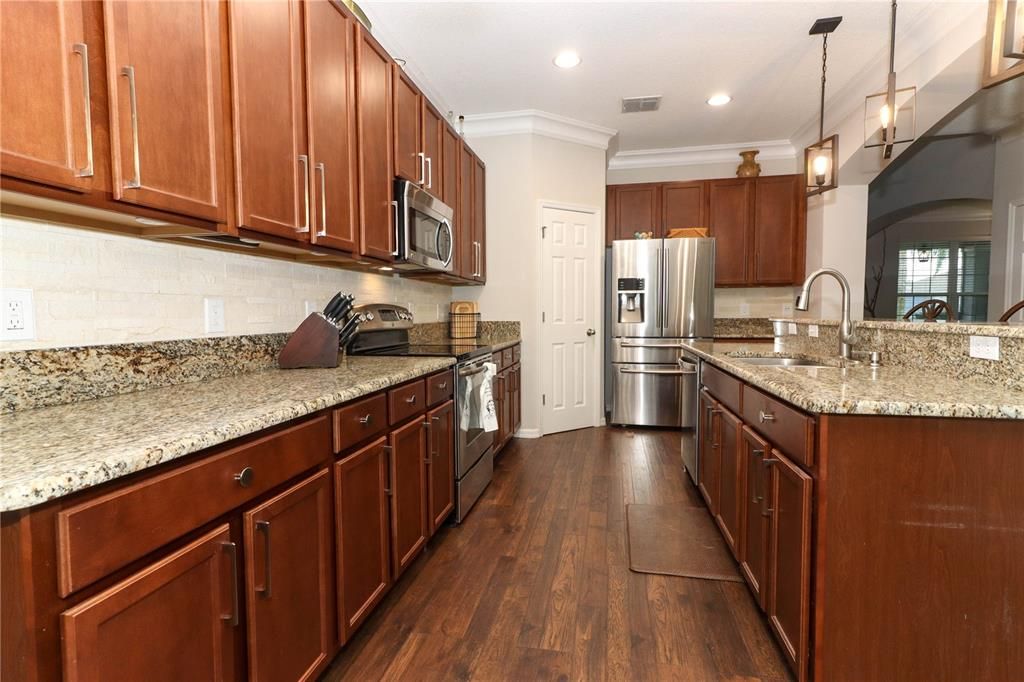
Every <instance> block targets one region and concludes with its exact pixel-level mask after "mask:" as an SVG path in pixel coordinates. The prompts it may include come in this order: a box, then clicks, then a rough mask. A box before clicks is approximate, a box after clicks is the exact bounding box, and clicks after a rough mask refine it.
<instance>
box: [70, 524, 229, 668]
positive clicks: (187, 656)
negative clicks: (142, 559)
mask: <svg viewBox="0 0 1024 682" xmlns="http://www.w3.org/2000/svg"><path fill="white" fill-rule="evenodd" d="M237 551H238V549H237V547H236V546H235V543H233V542H231V537H230V532H229V530H228V526H227V525H226V524H225V525H222V526H220V527H218V528H216V529H214V530H212V531H210V532H209V533H207V534H206V535H204V536H203V537H201V538H199V539H198V540H196V541H195V542H192V543H190V544H188V545H186V546H185V547H182V548H181V549H179V550H177V551H176V552H174V553H172V554H171V555H170V556H167V557H165V558H163V559H160V560H159V561H157V562H155V563H153V564H152V565H150V566H148V567H146V568H144V569H142V570H141V571H139V572H138V573H136V574H134V575H132V576H131V577H130V578H127V579H125V580H123V581H121V582H119V583H117V584H116V585H114V586H113V587H110V588H108V589H106V590H104V591H103V592H100V593H99V594H97V595H96V596H94V597H91V598H89V599H87V600H85V601H84V602H82V603H81V604H79V605H77V606H75V607H73V608H71V609H69V610H67V611H65V612H64V613H63V614H61V617H60V623H61V640H62V647H63V663H64V679H65V680H69V681H74V682H100V681H101V680H152V681H154V682H160V681H166V682H176V681H177V680H232V679H234V676H235V675H234V669H235V653H234V651H235V649H234V639H235V634H234V633H235V629H236V628H237V626H238V616H239V614H238V608H239V599H240V598H239V596H238V594H237V588H238V582H237V580H238V578H237V576H238V573H237V568H238V567H237V565H236V562H237V557H238V554H237Z"/></svg>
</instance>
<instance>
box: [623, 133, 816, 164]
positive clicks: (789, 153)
mask: <svg viewBox="0 0 1024 682" xmlns="http://www.w3.org/2000/svg"><path fill="white" fill-rule="evenodd" d="M749 149H758V150H760V153H759V154H758V159H759V160H760V159H795V158H796V156H797V154H796V148H795V147H794V146H793V145H792V143H791V142H790V141H789V140H761V141H758V142H733V143H729V144H709V145H702V146H697V147H673V148H667V149H636V150H632V151H622V152H618V153H617V154H615V156H613V157H612V158H611V159H609V160H608V170H623V169H629V168H664V167H666V166H702V165H705V164H710V163H733V162H735V161H736V160H737V158H738V157H739V153H740V152H742V151H747V150H749Z"/></svg>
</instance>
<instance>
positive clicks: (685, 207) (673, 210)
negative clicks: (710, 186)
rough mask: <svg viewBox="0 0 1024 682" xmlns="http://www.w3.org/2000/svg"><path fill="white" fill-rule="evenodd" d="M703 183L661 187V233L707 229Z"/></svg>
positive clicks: (675, 183)
mask: <svg viewBox="0 0 1024 682" xmlns="http://www.w3.org/2000/svg"><path fill="white" fill-rule="evenodd" d="M706 208H707V200H706V197H705V186H704V183H703V182H666V183H665V184H663V185H662V186H661V233H662V234H663V235H667V234H668V233H669V231H670V230H674V229H677V228H683V227H707V213H706Z"/></svg>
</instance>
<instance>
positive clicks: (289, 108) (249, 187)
mask: <svg viewBox="0 0 1024 682" xmlns="http://www.w3.org/2000/svg"><path fill="white" fill-rule="evenodd" d="M228 7H230V9H231V17H230V22H229V23H230V28H231V31H230V36H231V81H232V101H233V114H234V115H233V121H234V147H235V192H236V203H237V219H238V225H239V227H243V228H248V229H250V230H255V231H258V232H265V233H267V234H272V235H277V236H280V237H287V238H290V239H300V240H303V241H307V240H308V239H309V237H308V234H307V233H308V232H309V226H310V221H311V219H312V216H311V211H312V207H311V206H310V204H309V187H310V183H311V182H312V172H313V169H312V168H310V165H309V163H310V162H309V156H308V154H307V152H306V126H305V111H304V108H303V99H304V94H303V75H302V17H301V14H302V12H301V3H300V2H299V1H298V0H267V1H266V2H232V3H228ZM172 9H176V5H174V6H172Z"/></svg>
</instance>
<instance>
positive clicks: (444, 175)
mask: <svg viewBox="0 0 1024 682" xmlns="http://www.w3.org/2000/svg"><path fill="white" fill-rule="evenodd" d="M434 177H435V178H441V187H440V192H441V194H440V196H441V201H443V202H444V203H445V204H446V205H447V206H448V207H449V208H451V209H452V210H453V211H455V210H457V209H458V203H459V134H458V133H456V132H455V129H454V128H452V127H451V126H450V125H447V124H445V123H442V124H441V163H440V165H439V166H438V167H437V168H435V169H434ZM454 227H455V229H456V230H458V229H459V228H460V226H459V225H458V221H456V225H455V226H454ZM455 243H456V244H458V243H459V242H458V240H456V242H455Z"/></svg>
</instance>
